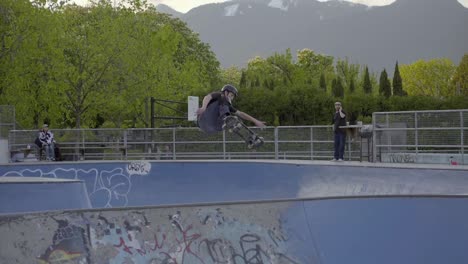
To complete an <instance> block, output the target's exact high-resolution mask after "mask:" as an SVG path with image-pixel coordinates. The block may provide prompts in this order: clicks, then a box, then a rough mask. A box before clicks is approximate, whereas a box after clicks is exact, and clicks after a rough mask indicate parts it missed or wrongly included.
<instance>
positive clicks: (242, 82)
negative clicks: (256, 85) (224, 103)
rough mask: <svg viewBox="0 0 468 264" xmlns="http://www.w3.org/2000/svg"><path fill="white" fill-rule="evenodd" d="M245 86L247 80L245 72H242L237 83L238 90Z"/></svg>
mask: <svg viewBox="0 0 468 264" xmlns="http://www.w3.org/2000/svg"><path fill="white" fill-rule="evenodd" d="M246 86H247V79H246V77H245V71H242V73H241V78H240V81H239V88H245V87H246Z"/></svg>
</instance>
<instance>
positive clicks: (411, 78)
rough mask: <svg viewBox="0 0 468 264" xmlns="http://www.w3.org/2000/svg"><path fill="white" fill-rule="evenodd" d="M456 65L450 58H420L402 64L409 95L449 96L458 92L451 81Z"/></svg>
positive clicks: (401, 70) (402, 74) (402, 73)
mask: <svg viewBox="0 0 468 264" xmlns="http://www.w3.org/2000/svg"><path fill="white" fill-rule="evenodd" d="M455 70H456V67H455V65H454V64H453V62H452V61H451V60H450V59H432V60H428V61H425V60H418V61H416V62H414V63H412V64H408V65H402V66H401V68H400V72H401V77H402V79H403V81H404V82H405V90H406V92H407V93H408V95H424V96H425V95H427V96H433V97H448V96H453V95H455V94H456V88H455V86H454V85H453V83H452V82H451V81H450V80H451V79H452V77H453V75H454V73H455Z"/></svg>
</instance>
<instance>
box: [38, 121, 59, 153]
mask: <svg viewBox="0 0 468 264" xmlns="http://www.w3.org/2000/svg"><path fill="white" fill-rule="evenodd" d="M39 140H40V141H41V143H42V146H43V147H44V149H45V152H46V159H47V160H55V146H54V143H55V140H54V134H53V133H52V132H51V131H50V130H49V126H48V125H47V124H44V125H43V126H42V129H41V131H40V132H39Z"/></svg>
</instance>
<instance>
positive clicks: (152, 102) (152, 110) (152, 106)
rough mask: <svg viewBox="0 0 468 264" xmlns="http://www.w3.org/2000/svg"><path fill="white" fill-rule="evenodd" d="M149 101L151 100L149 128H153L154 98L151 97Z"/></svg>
mask: <svg viewBox="0 0 468 264" xmlns="http://www.w3.org/2000/svg"><path fill="white" fill-rule="evenodd" d="M150 100H151V128H154V102H155V99H154V97H151V98H150Z"/></svg>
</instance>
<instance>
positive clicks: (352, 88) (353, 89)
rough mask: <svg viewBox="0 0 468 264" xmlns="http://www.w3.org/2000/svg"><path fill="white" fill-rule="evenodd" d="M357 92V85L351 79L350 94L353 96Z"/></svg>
mask: <svg viewBox="0 0 468 264" xmlns="http://www.w3.org/2000/svg"><path fill="white" fill-rule="evenodd" d="M355 90H356V87H355V84H354V79H351V81H350V83H349V92H350V93H351V94H352V93H354V91H355Z"/></svg>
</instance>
